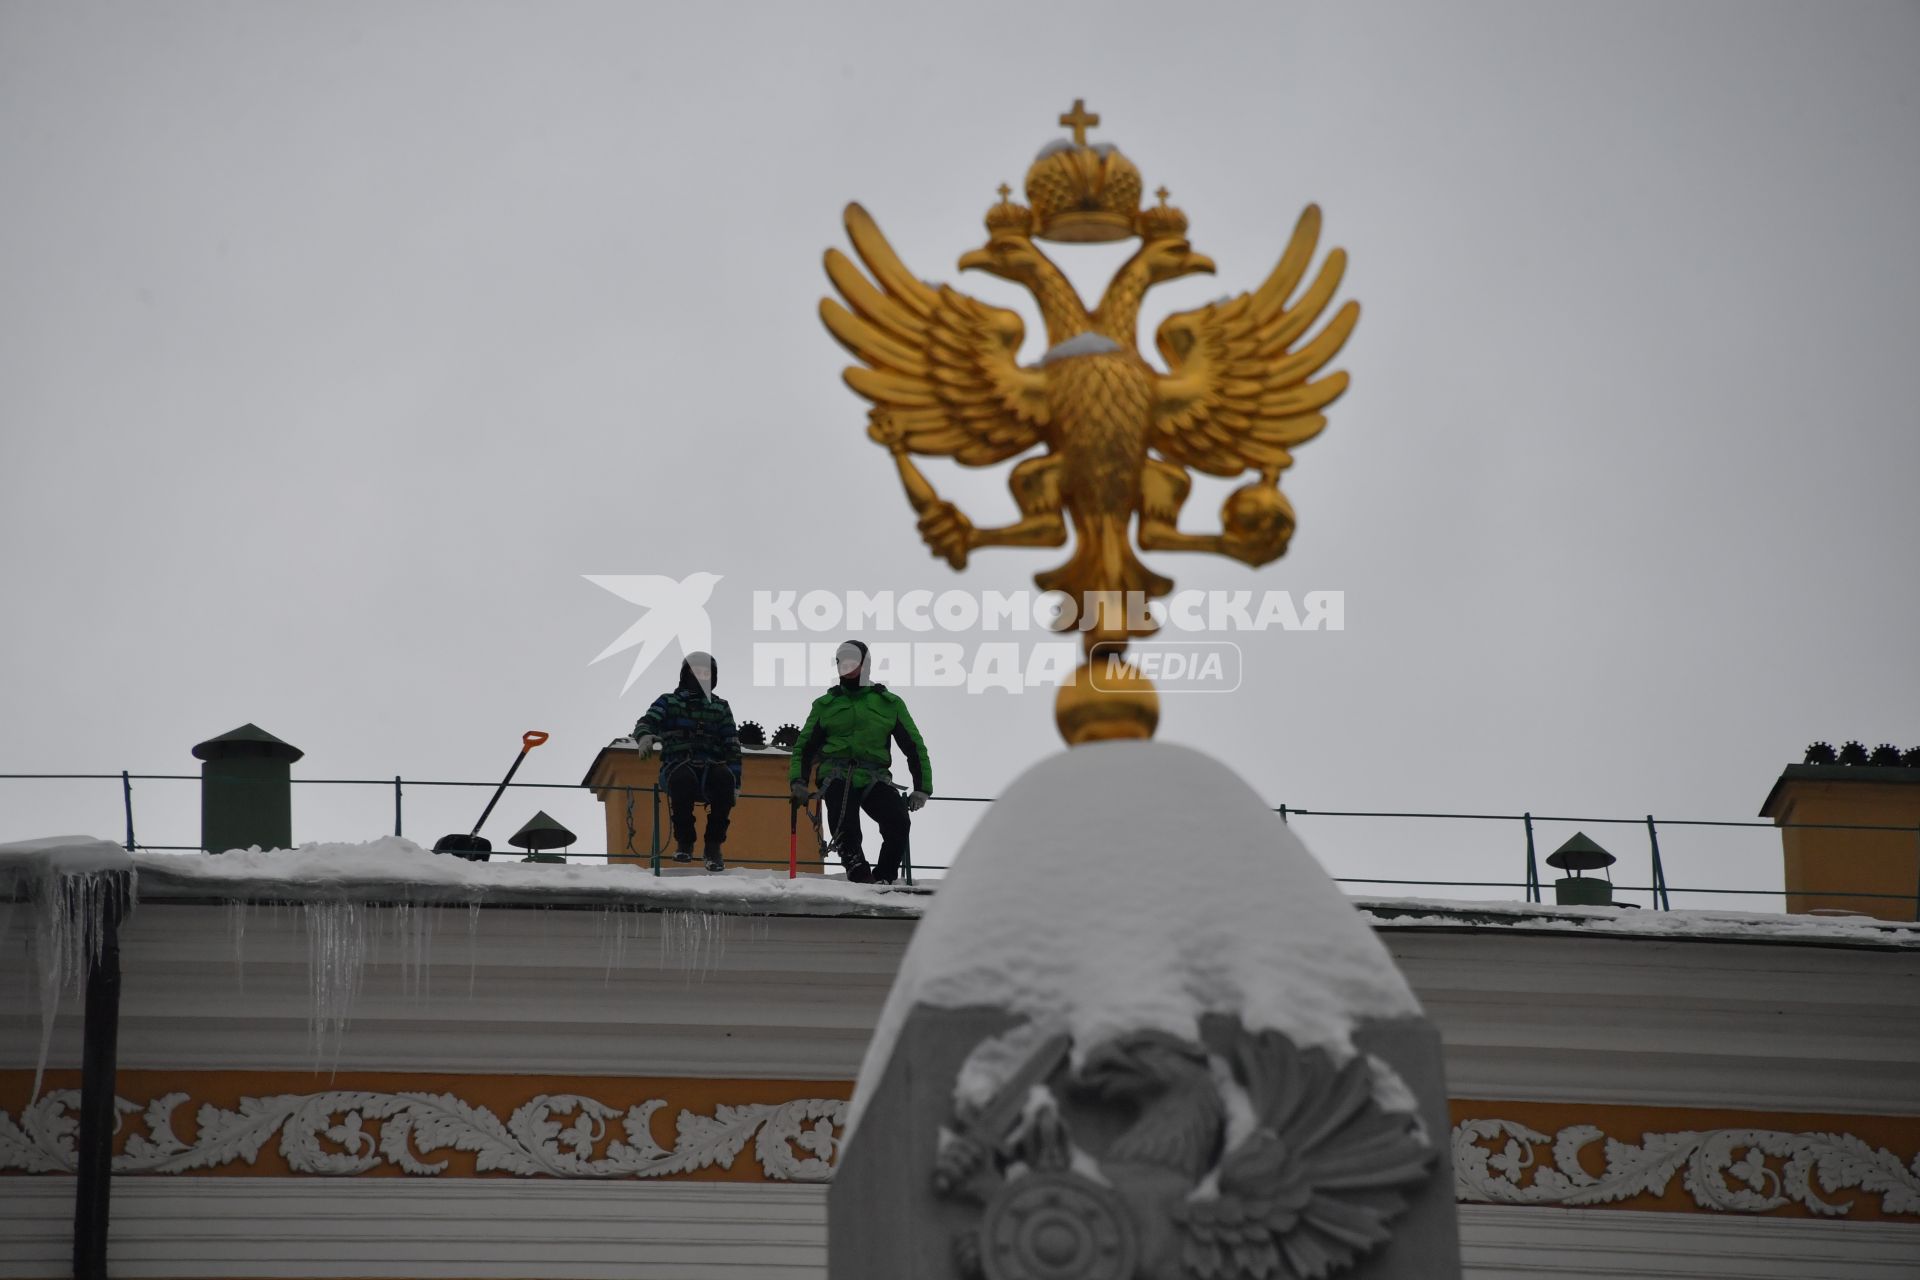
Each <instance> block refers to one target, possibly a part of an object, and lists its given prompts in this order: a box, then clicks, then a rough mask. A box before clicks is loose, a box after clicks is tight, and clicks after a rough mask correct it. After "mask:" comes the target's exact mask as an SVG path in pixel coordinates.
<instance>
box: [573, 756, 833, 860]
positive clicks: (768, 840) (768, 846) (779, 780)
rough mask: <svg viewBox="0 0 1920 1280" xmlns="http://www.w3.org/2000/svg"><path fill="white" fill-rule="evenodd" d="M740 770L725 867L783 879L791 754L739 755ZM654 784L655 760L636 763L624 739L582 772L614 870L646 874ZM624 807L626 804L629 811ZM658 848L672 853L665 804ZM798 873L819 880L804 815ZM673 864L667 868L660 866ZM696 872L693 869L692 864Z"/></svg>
mask: <svg viewBox="0 0 1920 1280" xmlns="http://www.w3.org/2000/svg"><path fill="white" fill-rule="evenodd" d="M740 757H741V758H740V764H741V768H742V773H743V774H744V775H745V776H744V779H743V781H742V783H741V786H740V791H741V798H740V799H739V800H738V801H736V802H735V803H734V806H733V821H732V824H731V826H730V828H729V830H728V832H727V847H726V856H727V863H728V865H730V866H736V867H754V868H759V869H761V870H766V869H772V870H775V871H778V872H779V873H780V874H782V875H785V874H786V869H787V842H788V832H787V762H788V760H789V759H791V756H790V754H789V753H788V752H787V751H786V750H785V749H783V748H781V747H772V746H768V747H742V748H741V751H740ZM659 777H660V762H659V759H658V757H655V758H653V759H647V760H642V759H641V758H640V755H639V753H638V752H636V751H635V750H634V749H633V743H632V742H631V741H629V740H627V739H624V738H621V739H616V740H615V741H614V742H612V743H609V744H608V745H607V746H605V747H603V748H601V751H600V754H599V755H597V756H595V757H594V761H593V765H592V767H591V768H589V769H588V770H587V776H586V778H585V780H584V781H585V783H586V785H587V786H589V787H591V788H593V795H594V799H596V800H599V801H600V802H601V803H602V804H604V805H605V806H606V814H607V852H608V853H609V854H610V855H611V856H610V859H609V860H610V861H612V862H614V863H637V864H639V865H641V866H648V865H650V864H651V861H652V853H653V810H654V797H653V793H652V792H651V791H650V790H647V788H650V787H652V786H653V785H654V784H655V782H656V781H657V780H658V779H659ZM629 802H631V803H629ZM659 804H660V848H661V849H662V850H663V851H664V853H663V855H662V856H663V857H670V856H671V855H672V852H673V837H672V835H671V834H670V833H669V831H668V828H667V797H666V794H665V793H664V792H662V793H661V795H660V799H659ZM695 821H696V824H697V826H698V827H699V829H700V830H701V831H703V832H704V831H705V830H706V821H707V819H706V810H705V809H699V810H697V811H696V812H695ZM799 836H800V840H799V843H800V858H799V863H800V870H801V871H802V872H804V873H807V874H810V875H820V874H822V873H823V872H824V871H825V870H826V868H825V867H824V866H823V865H822V859H821V856H820V842H819V841H818V840H817V839H815V838H814V834H813V825H812V824H811V823H810V822H808V820H807V818H806V816H805V815H804V814H803V815H801V817H800V822H799ZM674 865H675V864H674V863H672V862H670V861H669V862H668V863H667V866H669V867H672V866H674ZM693 865H694V866H695V867H696V868H697V867H698V866H699V865H700V864H699V863H698V862H695V863H694V864H693Z"/></svg>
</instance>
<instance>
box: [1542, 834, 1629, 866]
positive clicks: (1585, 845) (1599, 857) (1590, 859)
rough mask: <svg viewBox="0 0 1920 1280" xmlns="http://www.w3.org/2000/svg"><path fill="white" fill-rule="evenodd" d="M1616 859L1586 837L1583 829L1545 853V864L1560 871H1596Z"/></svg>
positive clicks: (1609, 864)
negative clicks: (1550, 851)
mask: <svg viewBox="0 0 1920 1280" xmlns="http://www.w3.org/2000/svg"><path fill="white" fill-rule="evenodd" d="M1617 861H1619V859H1617V858H1615V857H1614V856H1613V855H1612V854H1610V853H1608V852H1607V851H1606V850H1605V849H1602V848H1601V847H1600V846H1599V845H1597V844H1595V843H1594V842H1593V841H1591V840H1589V839H1587V836H1586V833H1585V832H1584V831H1576V832H1574V833H1573V835H1572V837H1571V838H1569V839H1568V840H1567V842H1566V843H1565V844H1563V845H1561V846H1560V847H1559V848H1558V849H1555V850H1554V851H1553V852H1552V853H1550V854H1548V855H1547V865H1548V866H1550V867H1559V868H1560V869H1561V870H1562V871H1598V870H1599V869H1600V868H1601V867H1610V866H1612V865H1613V864H1614V863H1615V862H1617Z"/></svg>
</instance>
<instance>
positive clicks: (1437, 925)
mask: <svg viewBox="0 0 1920 1280" xmlns="http://www.w3.org/2000/svg"><path fill="white" fill-rule="evenodd" d="M43 845H44V846H60V847H62V848H63V849H65V850H67V852H64V853H63V854H62V855H61V856H62V857H64V858H66V859H67V865H69V866H74V867H77V866H79V865H81V864H80V863H79V862H78V861H77V860H76V859H78V858H80V857H83V856H90V857H95V858H98V859H100V860H101V865H104V866H109V867H110V866H112V865H113V863H114V860H115V859H116V858H117V859H119V860H121V863H120V865H126V863H127V861H128V855H127V854H125V853H124V852H123V851H121V850H120V848H119V846H117V845H113V844H109V843H108V842H106V841H104V840H91V839H88V838H87V837H64V838H60V839H56V840H51V841H31V842H27V843H26V844H22V845H0V851H3V850H15V849H26V848H29V847H31V846H43ZM81 846H88V847H91V853H90V854H82V853H80V852H79V849H80V847H81ZM500 857H501V858H502V859H503V860H502V861H498V862H485V863H480V862H467V861H465V860H464V859H460V858H453V857H448V856H446V855H439V854H434V853H431V852H429V851H427V850H425V849H422V848H421V847H420V846H419V845H417V844H414V843H413V842H412V841H411V840H399V839H395V838H393V837H390V836H389V837H384V838H382V839H379V840H374V841H371V842H368V843H365V844H308V845H302V846H301V847H300V848H298V849H291V850H273V851H269V852H264V853H263V852H261V851H258V850H249V851H235V852H233V853H224V854H221V855H219V856H218V857H211V856H209V855H207V854H177V853H144V852H141V853H135V854H133V855H132V857H131V859H130V861H131V864H132V865H133V866H134V867H135V868H137V869H138V872H139V881H140V896H141V899H142V900H143V901H146V902H148V903H152V902H156V901H157V902H164V901H166V900H167V899H168V898H209V897H212V898H228V899H234V900H247V899H253V900H258V901H297V900H301V899H305V898H312V897H320V896H327V897H340V896H348V897H354V896H357V897H362V898H367V899H382V898H404V899H407V900H410V901H430V900H436V899H437V900H441V901H448V902H463V903H464V902H481V903H486V904H495V905H501V906H507V905H513V904H526V905H541V904H555V903H561V902H565V903H568V904H594V905H606V906H629V907H640V908H643V909H644V908H647V907H658V908H660V909H663V910H690V909H697V910H702V911H715V912H721V913H734V914H748V915H866V916H887V917H892V918H904V919H914V918H917V917H919V916H920V915H921V914H922V913H923V912H924V910H925V908H926V906H927V904H928V903H929V902H930V901H931V898H932V895H931V893H928V892H920V893H910V892H903V891H902V890H900V889H898V888H895V889H891V890H889V889H885V888H881V887H878V886H871V885H853V884H848V883H847V882H846V881H844V880H839V879H827V878H824V877H820V876H802V877H800V878H799V879H797V880H794V881H791V882H789V881H787V880H784V879H779V878H777V877H776V878H775V879H774V880H772V881H766V880H762V879H755V878H749V877H746V876H714V877H708V876H701V875H677V876H671V877H655V876H654V875H652V874H651V873H650V872H649V871H648V870H647V868H646V867H644V866H635V865H631V864H621V865H617V866H606V865H602V864H599V863H584V862H575V863H567V864H564V865H563V864H559V863H549V864H540V863H526V862H521V861H520V860H519V858H520V855H519V853H518V851H503V852H502V853H501V854H500ZM9 863H10V865H11V866H12V868H14V869H16V870H17V869H18V868H20V867H22V866H24V865H26V862H25V860H24V858H23V857H22V856H21V855H19V854H16V855H14V857H13V858H12V859H7V858H5V857H0V895H4V894H5V892H6V886H7V879H6V876H7V869H8V865H9ZM1088 874H1089V875H1090V877H1092V878H1105V877H1106V876H1107V875H1108V874H1110V873H1109V872H1108V871H1106V870H1096V871H1094V872H1090V873H1088ZM1146 874H1147V875H1149V876H1152V877H1157V880H1156V883H1159V884H1165V883H1166V882H1167V879H1168V867H1167V865H1166V862H1165V859H1162V862H1161V865H1160V867H1159V868H1158V869H1157V870H1154V871H1151V872H1147V873H1146ZM949 883H950V879H949V880H945V881H943V880H933V881H923V882H922V884H921V886H920V887H921V889H922V890H923V891H925V890H932V889H935V888H939V887H941V886H944V885H947V884H949ZM942 891H943V892H944V889H943V890H942ZM1346 900H1347V901H1348V902H1349V903H1350V904H1352V906H1353V907H1354V908H1356V909H1357V910H1358V911H1359V912H1360V914H1361V916H1362V917H1363V918H1364V919H1365V920H1366V922H1367V923H1368V924H1370V925H1371V926H1372V927H1373V928H1374V929H1376V930H1384V929H1409V930H1419V929H1424V930H1448V931H1455V932H1480V931H1498V932H1503V933H1568V934H1575V933H1577V934H1582V935H1586V936H1597V937H1614V938H1664V939H1675V938H1688V939H1696V940H1702V941H1715V940H1719V941H1746V942H1781V943H1808V944H1814V945H1822V946H1853V947H1863V946H1864V947H1879V948H1902V949H1904V948H1914V949H1920V923H1903V922H1900V921H1886V920H1875V919H1871V918H1869V917H1865V916H1857V917H1855V916H1804V915H1799V916H1797V915H1784V914H1781V913H1779V912H1750V911H1691V910H1682V911H1635V910H1626V909H1622V908H1619V907H1561V906H1555V905H1553V904H1551V903H1547V904H1541V903H1528V902H1516V901H1512V900H1506V901H1474V900H1463V899H1458V898H1373V897H1349V898H1347V899H1346Z"/></svg>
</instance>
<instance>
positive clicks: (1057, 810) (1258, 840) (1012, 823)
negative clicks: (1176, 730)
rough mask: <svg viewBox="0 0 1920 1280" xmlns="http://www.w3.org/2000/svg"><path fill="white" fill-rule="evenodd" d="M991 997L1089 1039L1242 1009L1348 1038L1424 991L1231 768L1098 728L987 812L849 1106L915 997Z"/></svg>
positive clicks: (885, 1016) (983, 1000)
mask: <svg viewBox="0 0 1920 1280" xmlns="http://www.w3.org/2000/svg"><path fill="white" fill-rule="evenodd" d="M923 1003H924V1004H929V1005H935V1006H939V1007H943V1008H961V1007H966V1006H970V1005H984V1006H992V1007H996V1008H1002V1009H1007V1010H1010V1011H1013V1012H1015V1013H1020V1014H1024V1015H1026V1016H1027V1017H1029V1018H1031V1019H1033V1020H1034V1021H1035V1022H1039V1023H1042V1024H1046V1025H1055V1026H1059V1027H1062V1028H1064V1029H1066V1030H1067V1031H1069V1032H1071V1034H1072V1035H1073V1038H1074V1042H1075V1045H1076V1051H1078V1052H1084V1051H1086V1050H1087V1049H1090V1048H1092V1047H1093V1046H1095V1045H1097V1044H1098V1043H1099V1042H1101V1041H1102V1040H1105V1039H1107V1038H1109V1037H1111V1036H1113V1035H1116V1034H1119V1033H1122V1032H1126V1031H1134V1030H1140V1029H1153V1030H1159V1031H1165V1032H1169V1033H1171V1034H1174V1035H1177V1036H1180V1037H1182V1038H1186V1039H1194V1038H1197V1037H1198V1034H1199V1020H1200V1016H1201V1015H1202V1014H1203V1013H1207V1012H1233V1013H1238V1014H1239V1015H1240V1017H1241V1018H1242V1020H1243V1021H1244V1022H1245V1023H1246V1024H1247V1026H1249V1027H1250V1028H1252V1029H1254V1030H1274V1031H1280V1032H1283V1033H1285V1034H1286V1035H1288V1036H1290V1037H1292V1038H1293V1039H1294V1040H1295V1042H1296V1043H1299V1044H1300V1045H1302V1046H1303V1047H1305V1046H1310V1045H1318V1046H1324V1047H1326V1048H1328V1049H1330V1050H1332V1051H1333V1052H1334V1053H1335V1054H1336V1055H1340V1056H1345V1055H1347V1054H1350V1053H1351V1052H1352V1041H1351V1036H1352V1032H1353V1030H1354V1027H1355V1025H1356V1024H1357V1023H1358V1022H1360V1021H1361V1020H1364V1019H1370V1018H1391V1017H1397V1016H1407V1015H1415V1014H1418V1013H1419V1012H1420V1003H1419V1001H1418V1000H1417V999H1416V998H1415V996H1414V994H1413V990H1412V988H1411V987H1409V986H1408V985H1407V981H1406V979H1405V977H1403V976H1402V975H1401V973H1400V970H1399V969H1398V967H1396V966H1395V964H1394V962H1393V958H1392V957H1391V956H1390V955H1388V953H1387V949H1386V947H1385V946H1384V945H1383V944H1382V943H1381V942H1380V940H1379V939H1378V938H1377V937H1375V936H1374V933H1373V930H1372V929H1370V928H1369V927H1368V926H1367V922H1366V921H1365V920H1364V919H1362V918H1361V916H1360V915H1359V913H1358V912H1356V911H1355V910H1354V908H1353V905H1352V903H1351V902H1349V901H1348V899H1347V897H1346V895H1345V894H1343V893H1341V891H1340V889H1339V886H1337V885H1336V884H1334V882H1333V880H1332V879H1331V878H1330V877H1329V876H1328V875H1327V873H1326V872H1325V871H1324V870H1322V869H1321V867H1320V865H1319V863H1317V862H1315V861H1314V859H1313V856H1312V855H1311V854H1310V853H1308V852H1307V850H1306V847H1305V846H1304V845H1302V844H1301V843H1300V841H1299V839H1298V838H1297V837H1296V836H1295V835H1294V834H1293V833H1292V831H1290V830H1289V829H1288V828H1287V827H1286V826H1285V825H1284V824H1283V823H1281V822H1280V821H1278V820H1277V818H1276V816H1275V815H1274V813H1273V812H1272V811H1271V810H1270V809H1268V808H1267V806H1266V803H1265V802H1264V801H1262V800H1261V799H1260V797H1259V796H1258V795H1256V794H1255V793H1254V791H1253V789H1252V788H1251V787H1249V786H1248V785H1247V784H1246V783H1245V782H1243V781H1242V780H1241V779H1240V778H1239V776H1238V775H1236V774H1235V773H1234V772H1233V771H1232V770H1230V769H1228V768H1227V767H1226V766H1225V765H1223V764H1221V763H1219V762H1218V761H1216V760H1214V759H1212V758H1211V757H1209V756H1206V755H1203V754H1201V753H1200V752H1198V751H1194V750H1191V749H1189V748H1186V747H1177V746H1170V745H1167V744H1164V743H1138V742H1120V743H1095V744H1091V745H1086V746H1080V747H1076V748H1074V749H1073V750H1071V751H1066V752H1062V753H1060V754H1058V755H1055V756H1052V757H1050V758H1049V759H1046V760H1043V761H1042V762H1041V763H1039V764H1038V765H1036V766H1034V767H1033V768H1032V769H1029V770H1028V771H1027V772H1026V773H1025V774H1023V775H1022V776H1021V777H1020V778H1019V780H1018V781H1016V782H1015V783H1014V785H1013V786H1012V787H1011V788H1010V789H1009V790H1008V791H1007V793H1006V795H1005V796H1004V797H1003V798H1002V799H1001V800H1000V801H999V802H998V803H997V804H995V805H994V806H993V807H992V808H991V809H990V810H989V811H988V812H987V814H986V816H985V817H983V818H982V819H981V820H980V825H979V826H978V827H976V828H975V829H974V831H973V834H972V835H971V836H969V837H968V839H967V842H966V844H965V845H964V846H963V847H962V849H961V851H960V854H959V856H958V857H957V858H956V859H955V862H954V868H953V870H952V871H951V872H950V873H949V874H948V876H947V878H946V879H945V880H944V881H943V882H942V884H941V887H940V892H939V894H938V895H937V896H936V897H935V898H934V899H933V902H932V904H931V906H930V907H929V908H928V910H927V912H926V915H925V917H924V919H923V920H922V921H921V923H920V927H919V928H918V929H917V930H915V932H914V936H913V941H912V942H911V943H910V944H909V945H908V947H907V953H906V956H905V958H904V960H903V961H902V962H901V967H900V975H899V977H898V978H897V979H896V980H895V982H894V986H893V991H892V994H891V995H890V996H889V997H888V1000H887V1004H886V1007H885V1009H884V1010H883V1011H882V1012H881V1015H880V1022H879V1025H878V1026H877V1027H876V1029H875V1031H874V1036H873V1040H872V1042H871V1044H870V1045H869V1047H868V1051H867V1057H866V1061H865V1062H864V1064H863V1065H862V1067H861V1073H860V1081H861V1082H860V1084H859V1085H857V1086H856V1088H855V1094H854V1102H853V1106H852V1108H851V1112H850V1115H849V1117H848V1122H849V1130H851V1127H852V1125H853V1124H854V1123H855V1122H857V1118H858V1114H859V1111H860V1109H861V1107H862V1105H863V1099H864V1098H865V1097H866V1096H867V1093H868V1092H869V1091H870V1089H871V1088H872V1086H873V1083H874V1082H875V1081H877V1080H878V1078H879V1075H880V1073H881V1072H882V1071H884V1069H885V1067H886V1064H887V1060H888V1058H889V1057H890V1056H891V1054H892V1051H893V1042H894V1037H895V1036H896V1035H897V1034H898V1031H899V1028H900V1026H901V1024H902V1023H903V1022H904V1021H905V1019H906V1015H907V1013H908V1011H909V1010H910V1009H911V1008H912V1007H913V1006H914V1005H916V1004H923Z"/></svg>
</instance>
